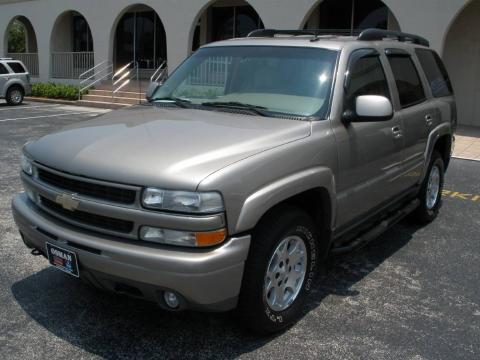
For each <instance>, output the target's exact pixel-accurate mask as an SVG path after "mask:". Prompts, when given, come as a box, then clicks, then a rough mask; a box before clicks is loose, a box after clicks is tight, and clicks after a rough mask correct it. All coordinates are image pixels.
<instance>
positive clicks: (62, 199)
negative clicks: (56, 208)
mask: <svg viewBox="0 0 480 360" xmlns="http://www.w3.org/2000/svg"><path fill="white" fill-rule="evenodd" d="M55 202H56V203H57V204H60V205H62V207H63V208H64V209H65V210H69V211H73V210H75V209H77V208H78V205H79V204H80V201H78V200H76V199H75V197H74V195H73V194H62V195H57V197H56V199H55Z"/></svg>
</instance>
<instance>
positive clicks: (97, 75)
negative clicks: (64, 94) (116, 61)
mask: <svg viewBox="0 0 480 360" xmlns="http://www.w3.org/2000/svg"><path fill="white" fill-rule="evenodd" d="M90 72H93V73H92V75H90V76H88V77H87V78H85V79H83V77H84V76H86V75H87V74H88V73H90ZM112 73H113V64H112V63H111V62H110V61H108V60H105V61H102V62H100V63H98V64H97V65H95V66H94V67H92V68H90V69H88V70H87V71H85V72H83V73H82V74H80V76H79V77H78V81H79V85H80V86H79V89H78V99H79V100H81V98H82V93H83V92H84V91H85V90H87V89H90V88H91V87H93V86H94V85H95V84H97V83H99V82H100V81H103V80H105V79H106V78H109V77H110V76H111V75H112ZM85 83H86V85H85V86H83V87H82V85H83V84H85Z"/></svg>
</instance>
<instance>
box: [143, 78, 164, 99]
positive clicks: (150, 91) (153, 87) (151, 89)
mask: <svg viewBox="0 0 480 360" xmlns="http://www.w3.org/2000/svg"><path fill="white" fill-rule="evenodd" d="M161 85H162V84H160V83H158V82H156V81H152V82H151V83H150V84H149V85H148V88H147V91H146V93H145V98H146V99H147V101H148V102H150V101H151V100H152V97H153V95H154V94H155V92H156V91H157V90H158V88H159V87H160V86H161Z"/></svg>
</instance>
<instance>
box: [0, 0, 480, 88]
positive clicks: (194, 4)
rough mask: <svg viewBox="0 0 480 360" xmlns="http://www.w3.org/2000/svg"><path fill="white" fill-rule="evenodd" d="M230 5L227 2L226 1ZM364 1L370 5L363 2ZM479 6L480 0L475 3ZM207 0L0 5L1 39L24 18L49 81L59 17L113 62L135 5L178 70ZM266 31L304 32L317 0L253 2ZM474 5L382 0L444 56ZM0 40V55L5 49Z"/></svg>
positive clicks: (53, 0) (48, 0) (461, 0)
mask: <svg viewBox="0 0 480 360" xmlns="http://www.w3.org/2000/svg"><path fill="white" fill-rule="evenodd" d="M223 1H226V0H223ZM363 1H366V0H363ZM473 1H477V2H478V1H480V0H473ZM212 2H213V1H209V0H144V1H138V0H101V1H99V0H35V1H25V2H14V3H7V4H2V5H0V10H1V11H0V34H5V32H6V27H7V25H8V24H9V22H10V20H11V19H12V18H13V17H14V16H16V15H24V16H26V17H27V18H28V19H30V21H31V22H32V25H33V27H34V29H35V32H36V36H37V43H38V50H39V63H40V78H41V80H42V81H46V80H48V74H49V53H50V49H51V43H50V39H51V33H52V29H53V27H54V24H55V21H56V20H57V18H58V16H59V15H60V14H62V13H63V12H65V11H68V10H76V11H78V12H79V13H81V14H82V15H83V16H84V17H85V18H86V19H87V21H88V23H89V25H90V29H91V31H92V36H93V41H94V51H95V62H96V63H98V62H100V61H102V60H105V59H111V57H112V52H113V39H114V33H115V27H116V24H117V22H118V20H119V19H120V17H121V16H122V14H123V13H124V12H125V11H126V10H127V9H128V7H129V6H131V5H133V4H138V3H142V4H145V5H148V6H150V7H151V8H153V9H154V10H155V11H156V12H157V13H158V15H159V16H160V19H161V20H162V22H163V24H164V26H165V31H166V34H167V51H168V62H169V68H170V69H173V68H175V67H176V66H177V65H178V64H179V63H180V62H181V61H182V60H183V59H184V58H185V57H186V56H188V55H189V51H190V49H191V42H192V37H193V31H194V28H195V25H196V23H197V22H198V19H199V16H200V15H201V14H202V13H203V11H204V10H205V9H206V8H207V7H208V6H209V5H210V4H211V3H212ZM248 2H249V3H250V5H252V6H253V7H254V8H255V10H256V11H257V12H258V14H259V15H260V17H261V18H262V20H263V22H264V24H265V27H267V28H284V29H285V28H291V29H298V28H302V27H303V25H304V24H305V22H306V21H307V20H308V18H309V15H310V14H311V13H312V12H313V11H314V9H315V8H316V6H317V5H318V3H319V1H318V0H295V1H293V0H250V1H248ZM469 2H470V0H384V3H385V4H386V5H388V6H389V8H390V10H391V12H392V13H393V15H394V16H395V18H396V19H397V20H398V23H399V25H400V27H401V29H402V30H403V31H406V32H412V33H417V34H419V35H422V36H424V37H426V38H428V39H429V40H430V42H431V44H432V47H433V48H434V49H436V50H437V51H439V52H440V53H443V48H444V41H445V38H446V37H447V32H448V30H449V28H450V26H451V24H452V23H453V21H454V19H455V18H456V16H457V14H458V13H460V11H461V10H462V9H463V8H464V6H465V5H466V4H467V3H469ZM4 42H5V36H0V51H2V52H3V51H4V49H5V43H4Z"/></svg>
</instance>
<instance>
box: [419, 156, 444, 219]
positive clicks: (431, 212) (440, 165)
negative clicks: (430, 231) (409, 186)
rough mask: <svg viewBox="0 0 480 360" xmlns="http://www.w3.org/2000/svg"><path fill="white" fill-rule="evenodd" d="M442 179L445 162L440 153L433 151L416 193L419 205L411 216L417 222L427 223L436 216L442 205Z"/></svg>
mask: <svg viewBox="0 0 480 360" xmlns="http://www.w3.org/2000/svg"><path fill="white" fill-rule="evenodd" d="M444 181H445V163H444V161H443V158H442V156H441V155H440V153H439V152H438V151H434V152H433V154H432V158H431V160H430V164H429V166H428V171H427V175H426V177H425V180H424V181H423V184H422V187H421V189H420V192H419V195H418V198H419V200H420V206H419V207H418V208H417V210H416V211H415V212H414V213H413V217H414V219H415V220H416V221H417V222H418V223H420V224H428V223H430V222H432V221H433V220H434V219H435V218H436V217H437V215H438V212H439V210H440V207H441V205H442V191H443V184H444Z"/></svg>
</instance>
